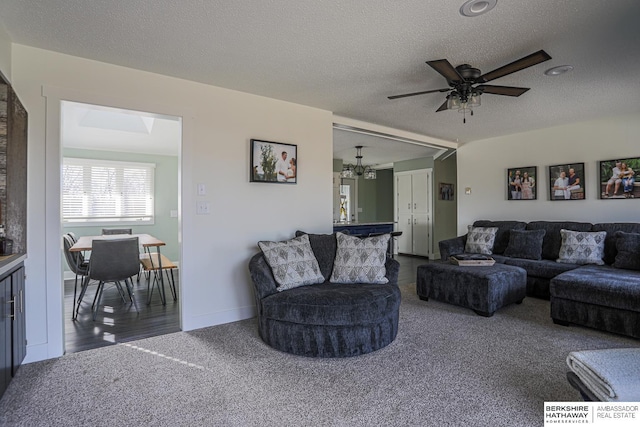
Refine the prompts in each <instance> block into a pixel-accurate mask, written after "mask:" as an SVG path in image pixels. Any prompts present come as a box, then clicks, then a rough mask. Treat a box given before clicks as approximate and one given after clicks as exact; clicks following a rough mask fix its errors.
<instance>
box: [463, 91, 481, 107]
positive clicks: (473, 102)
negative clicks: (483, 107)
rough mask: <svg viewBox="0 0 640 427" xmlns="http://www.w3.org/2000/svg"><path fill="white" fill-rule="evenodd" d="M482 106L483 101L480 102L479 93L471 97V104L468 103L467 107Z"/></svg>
mask: <svg viewBox="0 0 640 427" xmlns="http://www.w3.org/2000/svg"><path fill="white" fill-rule="evenodd" d="M480 104H482V101H481V100H480V94H479V93H478V92H473V93H472V94H471V96H470V97H469V102H468V103H467V105H468V106H469V107H471V108H473V107H479V106H480Z"/></svg>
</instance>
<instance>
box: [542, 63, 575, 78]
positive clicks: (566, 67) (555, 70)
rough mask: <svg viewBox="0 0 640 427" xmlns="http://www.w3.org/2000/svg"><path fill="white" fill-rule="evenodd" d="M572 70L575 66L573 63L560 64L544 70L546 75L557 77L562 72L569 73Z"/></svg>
mask: <svg viewBox="0 0 640 427" xmlns="http://www.w3.org/2000/svg"><path fill="white" fill-rule="evenodd" d="M571 70H573V67H572V66H571V65H558V66H557V67H553V68H549V69H548V70H547V71H545V72H544V75H545V76H552V77H555V76H559V75H560V74H564V73H568V72H569V71H571Z"/></svg>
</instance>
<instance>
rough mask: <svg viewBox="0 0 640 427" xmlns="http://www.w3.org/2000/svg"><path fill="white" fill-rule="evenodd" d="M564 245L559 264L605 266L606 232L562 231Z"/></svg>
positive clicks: (561, 249) (559, 255)
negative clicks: (603, 258)
mask: <svg viewBox="0 0 640 427" xmlns="http://www.w3.org/2000/svg"><path fill="white" fill-rule="evenodd" d="M560 235H561V236H562V245H561V246H560V253H559V254H558V262H564V263H569V264H596V265H603V264H604V261H603V260H602V257H603V256H604V239H605V237H606V236H607V232H606V231H571V230H564V229H563V230H560Z"/></svg>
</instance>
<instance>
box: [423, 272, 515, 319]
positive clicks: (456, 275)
mask: <svg viewBox="0 0 640 427" xmlns="http://www.w3.org/2000/svg"><path fill="white" fill-rule="evenodd" d="M416 291H417V293H418V296H419V297H420V299H421V300H424V301H428V300H429V298H433V299H435V300H437V301H443V302H447V303H449V304H455V305H459V306H462V307H466V308H470V309H472V310H473V311H475V312H476V313H477V314H479V315H480V316H485V317H490V316H492V315H493V313H494V312H495V311H496V310H497V309H499V308H501V307H504V306H505V305H507V304H511V303H514V302H515V303H516V304H520V303H521V302H522V300H523V299H524V297H525V296H526V292H527V272H526V271H525V270H524V269H523V268H520V267H515V266H512V265H504V264H494V265H491V266H459V265H455V264H449V263H444V262H434V263H429V264H425V265H420V266H418V280H417V282H416Z"/></svg>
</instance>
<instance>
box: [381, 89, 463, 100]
mask: <svg viewBox="0 0 640 427" xmlns="http://www.w3.org/2000/svg"><path fill="white" fill-rule="evenodd" d="M450 90H451V89H450V88H446V89H434V90H425V91H424V92H414V93H405V94H404V95H393V96H388V97H387V98H389V99H398V98H406V97H408V96H416V95H424V94H425V93H434V92H449V91H450Z"/></svg>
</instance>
